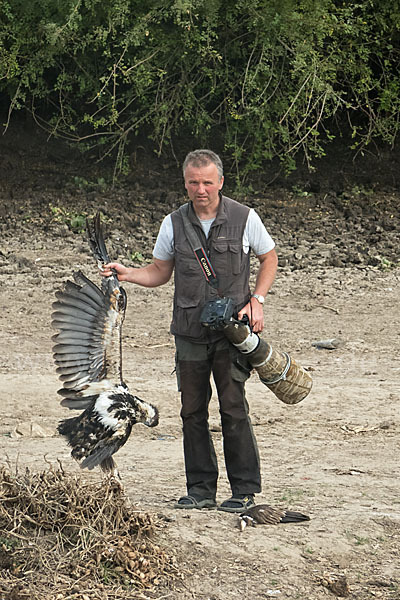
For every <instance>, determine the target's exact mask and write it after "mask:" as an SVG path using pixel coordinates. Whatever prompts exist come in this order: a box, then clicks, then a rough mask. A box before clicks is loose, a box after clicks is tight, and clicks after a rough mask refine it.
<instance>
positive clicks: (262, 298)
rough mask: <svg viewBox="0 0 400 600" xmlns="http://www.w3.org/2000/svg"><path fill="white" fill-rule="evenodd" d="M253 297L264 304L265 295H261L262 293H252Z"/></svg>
mask: <svg viewBox="0 0 400 600" xmlns="http://www.w3.org/2000/svg"><path fill="white" fill-rule="evenodd" d="M251 297H252V298H256V300H258V301H259V303H260V304H264V300H265V298H264V296H261V294H252V295H251Z"/></svg>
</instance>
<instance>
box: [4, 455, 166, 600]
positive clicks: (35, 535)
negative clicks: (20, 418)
mask: <svg viewBox="0 0 400 600" xmlns="http://www.w3.org/2000/svg"><path fill="white" fill-rule="evenodd" d="M155 529H156V523H155V521H154V519H153V517H151V516H150V515H148V514H146V513H143V512H140V511H137V510H135V509H132V507H130V506H129V502H128V500H127V498H126V496H125V495H124V493H123V491H122V490H121V488H120V486H119V485H118V484H116V483H115V482H114V483H113V482H112V481H107V480H103V481H102V482H100V483H88V482H85V481H84V480H82V479H81V478H80V477H77V476H75V475H72V474H69V473H66V472H64V471H63V470H62V469H61V468H60V469H53V468H50V469H49V470H47V471H45V472H41V473H32V472H31V471H30V470H29V469H26V470H25V472H24V473H18V472H16V473H12V472H11V471H10V470H9V469H8V468H6V467H5V466H0V598H1V599H2V600H3V599H4V600H23V599H25V598H26V599H28V598H29V600H53V599H54V600H64V599H67V598H68V599H72V598H75V599H78V598H79V599H82V600H85V598H90V599H94V598H100V599H106V598H127V597H130V598H134V597H136V596H135V595H133V591H134V590H139V589H144V588H147V589H150V588H153V587H154V586H156V585H157V584H158V583H160V579H161V578H162V577H166V578H171V577H174V576H176V575H177V569H176V567H175V565H174V559H173V558H172V557H168V556H167V555H166V553H165V552H164V551H163V550H162V549H161V548H160V547H159V546H157V545H155V543H154V542H153V541H152V539H151V538H152V536H153V534H154V532H155Z"/></svg>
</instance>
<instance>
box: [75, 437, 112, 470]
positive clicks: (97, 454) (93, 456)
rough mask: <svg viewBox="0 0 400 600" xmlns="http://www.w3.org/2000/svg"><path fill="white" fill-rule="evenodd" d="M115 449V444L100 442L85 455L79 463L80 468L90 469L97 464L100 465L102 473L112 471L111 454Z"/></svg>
mask: <svg viewBox="0 0 400 600" xmlns="http://www.w3.org/2000/svg"><path fill="white" fill-rule="evenodd" d="M116 450H117V448H116V446H115V444H113V443H109V444H102V445H101V446H100V447H99V448H96V449H95V450H93V452H91V453H90V454H89V456H87V457H86V458H85V459H84V460H83V461H82V462H81V463H80V467H81V469H89V471H91V470H92V469H94V468H95V467H97V466H98V465H100V467H101V469H102V471H104V473H109V472H112V471H114V469H115V463H114V459H113V458H112V455H113V454H114V452H115V451H116Z"/></svg>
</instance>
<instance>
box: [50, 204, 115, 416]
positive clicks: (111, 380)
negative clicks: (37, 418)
mask: <svg viewBox="0 0 400 600" xmlns="http://www.w3.org/2000/svg"><path fill="white" fill-rule="evenodd" d="M88 235H89V241H90V246H91V249H92V252H93V254H94V256H95V257H96V258H97V260H98V262H99V263H101V264H103V263H104V262H108V261H109V257H108V253H107V250H106V246H105V243H104V239H103V236H102V232H101V227H100V215H99V213H98V214H97V215H96V218H95V219H94V225H93V226H91V224H90V223H89V222H88ZM73 277H74V281H67V282H66V283H65V286H64V288H63V289H62V290H60V291H58V292H57V293H56V297H57V301H56V302H54V304H53V309H54V312H53V313H52V326H53V328H54V329H57V330H58V333H57V334H56V335H55V336H53V340H54V341H55V345H54V347H53V355H54V361H55V363H56V366H57V373H58V375H59V378H60V380H61V381H62V382H63V387H62V388H61V389H60V390H58V393H59V394H60V395H61V396H63V397H64V400H63V401H62V403H61V404H63V405H64V406H67V407H68V408H78V409H82V408H87V406H89V404H90V402H91V400H93V398H94V397H95V396H96V395H98V394H101V393H102V392H104V391H111V390H113V389H115V387H116V386H118V385H119V384H120V383H121V382H122V365H121V362H122V351H121V334H122V323H123V321H124V317H125V310H126V293H125V291H124V290H123V288H121V287H120V285H119V281H118V278H117V276H116V275H115V274H113V275H111V276H110V277H106V278H104V279H103V281H102V287H101V289H100V288H99V287H98V286H97V285H95V284H94V283H93V282H92V281H90V280H89V279H88V278H87V277H85V275H83V273H81V272H80V271H78V272H77V273H74V275H73Z"/></svg>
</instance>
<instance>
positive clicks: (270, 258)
mask: <svg viewBox="0 0 400 600" xmlns="http://www.w3.org/2000/svg"><path fill="white" fill-rule="evenodd" d="M257 258H258V260H259V261H260V267H259V269H258V273H257V278H256V286H255V289H254V291H253V294H258V295H260V296H264V297H265V296H266V295H267V294H268V291H269V290H270V288H271V286H272V284H273V282H274V279H275V275H276V270H277V267H278V256H277V254H276V251H275V248H274V249H272V250H270V251H269V252H266V253H265V254H260V255H259V256H257ZM244 315H247V316H248V318H249V321H250V324H251V326H252V328H253V331H254V332H255V333H259V332H261V331H262V330H263V329H264V311H263V305H262V304H261V303H260V302H259V301H258V300H257V298H253V297H252V298H250V302H248V304H246V305H245V306H244V307H243V308H242V310H241V311H240V312H239V315H238V317H239V319H242V318H243V316H244Z"/></svg>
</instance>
